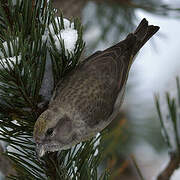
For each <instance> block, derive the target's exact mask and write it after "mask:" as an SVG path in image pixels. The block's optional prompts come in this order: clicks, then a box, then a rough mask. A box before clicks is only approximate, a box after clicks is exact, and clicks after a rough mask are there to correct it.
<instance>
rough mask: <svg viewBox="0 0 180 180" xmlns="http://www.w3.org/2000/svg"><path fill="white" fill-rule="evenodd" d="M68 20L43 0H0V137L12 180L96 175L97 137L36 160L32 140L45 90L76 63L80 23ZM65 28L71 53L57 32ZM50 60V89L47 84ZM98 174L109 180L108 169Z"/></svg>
mask: <svg viewBox="0 0 180 180" xmlns="http://www.w3.org/2000/svg"><path fill="white" fill-rule="evenodd" d="M68 23H69V24H68ZM68 23H67V20H66V19H64V18H63V16H61V17H60V18H57V17H55V10H54V9H53V8H52V7H51V3H50V2H48V1H45V0H33V1H21V0H16V1H11V0H7V1H6V0H4V1H1V2H0V139H1V140H2V141H4V142H6V146H5V148H4V149H5V151H4V155H5V156H7V158H9V159H10V160H11V162H12V166H13V168H14V169H15V171H16V173H15V174H13V175H9V178H10V179H41V180H43V179H85V178H86V179H93V180H94V179H97V178H98V177H97V174H98V173H97V170H98V166H99V164H100V162H101V159H102V156H101V155H102V151H103V149H101V148H100V145H99V139H100V138H101V136H97V137H96V138H94V139H92V140H90V141H88V142H85V143H81V144H79V145H76V146H75V147H73V148H72V149H69V150H65V151H60V152H58V153H57V152H55V153H49V154H46V155H45V157H43V158H42V159H38V158H37V156H36V153H35V144H34V142H33V139H32V133H33V127H34V123H35V121H36V119H37V118H38V116H39V115H40V114H41V113H42V112H43V111H44V110H45V109H46V108H47V104H48V101H49V98H47V97H46V96H47V94H48V93H47V92H50V94H48V96H51V95H52V92H53V89H54V88H55V86H56V84H57V82H58V81H59V80H60V79H61V78H62V77H63V76H64V75H65V74H66V73H68V72H69V71H71V70H72V69H73V68H74V67H75V66H76V65H77V63H78V61H79V58H80V55H81V52H82V50H83V48H84V42H83V40H82V25H81V24H80V22H79V21H78V20H77V19H74V20H72V21H69V22H68ZM66 26H69V27H71V26H73V28H74V30H75V31H76V32H77V40H76V42H75V46H74V48H73V50H72V51H71V50H69V49H67V48H66V39H63V38H62V37H61V36H62V34H61V35H60V36H59V35H58V33H59V32H62V31H63V30H65V28H66ZM55 36H56V37H55ZM57 44H58V46H57ZM48 64H50V67H51V68H50V69H52V77H51V78H50V79H51V81H52V82H49V83H51V84H53V86H52V87H49V86H46V84H48V83H47V79H46V77H47V75H46V73H48V72H47V69H49V68H47V65H48ZM48 88H50V89H48ZM42 89H43V90H42ZM44 92H45V93H44ZM97 142H98V143H97ZM99 178H100V179H107V178H108V174H107V172H106V171H105V172H104V173H102V175H101V176H100V177H99Z"/></svg>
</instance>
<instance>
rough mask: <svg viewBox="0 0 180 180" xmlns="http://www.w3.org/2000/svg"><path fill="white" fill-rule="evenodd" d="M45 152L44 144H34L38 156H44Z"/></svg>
mask: <svg viewBox="0 0 180 180" xmlns="http://www.w3.org/2000/svg"><path fill="white" fill-rule="evenodd" d="M45 152H46V151H45V146H43V145H42V144H37V145H36V153H37V155H38V156H39V157H42V156H44V154H45Z"/></svg>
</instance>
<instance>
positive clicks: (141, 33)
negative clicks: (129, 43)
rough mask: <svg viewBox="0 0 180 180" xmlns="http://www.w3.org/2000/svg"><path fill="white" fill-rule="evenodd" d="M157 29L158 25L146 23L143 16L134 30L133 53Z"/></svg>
mask: <svg viewBox="0 0 180 180" xmlns="http://www.w3.org/2000/svg"><path fill="white" fill-rule="evenodd" d="M158 30H159V27H158V26H153V25H148V21H147V20H146V19H145V18H144V19H143V20H142V21H141V22H140V24H139V26H138V27H137V28H136V30H135V32H134V35H135V36H136V44H135V46H134V50H133V55H135V54H136V53H137V52H138V51H139V50H140V49H141V47H142V46H143V45H144V44H145V43H146V42H147V41H148V40H149V39H150V38H151V37H152V36H153V35H154V34H155V33H156V32H157V31H158Z"/></svg>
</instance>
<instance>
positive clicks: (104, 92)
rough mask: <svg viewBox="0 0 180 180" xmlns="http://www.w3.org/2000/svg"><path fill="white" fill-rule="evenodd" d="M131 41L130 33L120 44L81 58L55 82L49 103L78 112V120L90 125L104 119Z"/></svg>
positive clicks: (119, 85)
mask: <svg viewBox="0 0 180 180" xmlns="http://www.w3.org/2000/svg"><path fill="white" fill-rule="evenodd" d="M128 42H129V43H130V44H129V45H127V44H126V43H128ZM133 43H135V38H134V36H133V35H132V36H131V37H129V38H128V41H124V42H122V43H121V46H119V47H115V48H112V49H111V50H109V51H108V52H107V51H102V52H99V53H96V54H95V55H94V56H91V58H89V59H88V60H85V62H84V63H82V64H81V65H79V66H78V67H77V68H76V69H75V70H73V71H72V72H71V73H69V74H68V75H67V76H66V77H65V78H64V79H63V81H62V82H61V83H60V84H59V87H58V88H57V90H56V93H55V94H54V97H55V98H54V99H53V100H52V101H51V103H50V106H51V107H53V104H54V105H55V104H57V102H60V106H61V107H63V108H64V109H66V110H67V109H68V110H67V111H68V113H70V114H71V115H72V114H73V113H74V112H77V113H79V114H80V118H81V119H82V121H84V122H85V123H86V124H87V125H88V126H90V127H92V128H93V127H95V126H96V125H97V124H99V123H100V122H102V121H106V120H107V119H108V117H109V116H110V115H111V114H112V112H113V106H114V104H115V101H116V98H117V96H118V94H119V92H120V90H121V88H122V86H123V84H124V83H125V82H126V79H127V78H126V77H127V74H128V67H129V63H130V62H131V61H130V60H128V59H130V57H131V52H132V48H131V46H132V45H131V44H133Z"/></svg>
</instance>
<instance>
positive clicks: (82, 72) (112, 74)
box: [33, 19, 159, 157]
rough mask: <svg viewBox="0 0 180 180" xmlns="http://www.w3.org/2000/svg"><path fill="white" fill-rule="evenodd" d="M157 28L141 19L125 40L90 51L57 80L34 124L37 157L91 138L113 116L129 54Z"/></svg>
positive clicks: (119, 104)
mask: <svg viewBox="0 0 180 180" xmlns="http://www.w3.org/2000/svg"><path fill="white" fill-rule="evenodd" d="M158 30H159V27H158V26H153V25H150V26H149V25H148V22H147V20H146V19H143V20H142V21H141V23H140V24H139V26H138V27H137V29H136V30H135V32H134V33H131V34H129V35H128V36H127V37H126V39H125V40H123V41H121V42H119V43H118V44H116V45H114V46H112V47H110V48H108V49H106V50H104V51H98V52H96V53H94V54H93V55H91V56H90V57H88V58H87V59H85V60H84V61H83V62H82V63H81V64H79V65H78V66H77V67H76V68H75V69H74V70H72V71H71V72H70V73H69V74H68V75H67V76H65V77H64V78H63V79H62V80H61V81H60V82H59V83H58V85H57V87H56V89H55V92H54V94H53V97H52V99H51V101H50V103H49V106H48V109H47V110H46V111H44V112H43V113H42V114H41V115H40V116H39V118H38V119H37V121H36V123H35V126H34V134H33V136H34V141H35V142H36V150H37V154H38V155H39V156H40V157H41V156H43V155H44V154H45V153H46V152H47V151H58V150H63V149H68V148H70V147H72V146H73V145H75V144H77V143H79V142H82V141H85V140H88V139H90V138H92V137H93V136H95V135H96V134H97V133H98V132H100V131H101V130H103V129H104V128H105V127H106V126H107V125H108V124H109V123H110V122H111V121H112V120H113V119H114V118H115V116H116V115H117V114H118V112H119V109H120V106H121V103H122V99H123V94H124V91H125V85H126V82H127V78H128V74H129V69H130V67H131V65H132V62H133V58H134V56H135V55H136V54H137V52H138V51H139V50H140V49H141V47H142V46H143V45H144V44H145V43H146V42H147V41H148V40H149V39H150V38H151V37H152V36H153V35H154V34H155V33H156V32H157V31H158Z"/></svg>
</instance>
